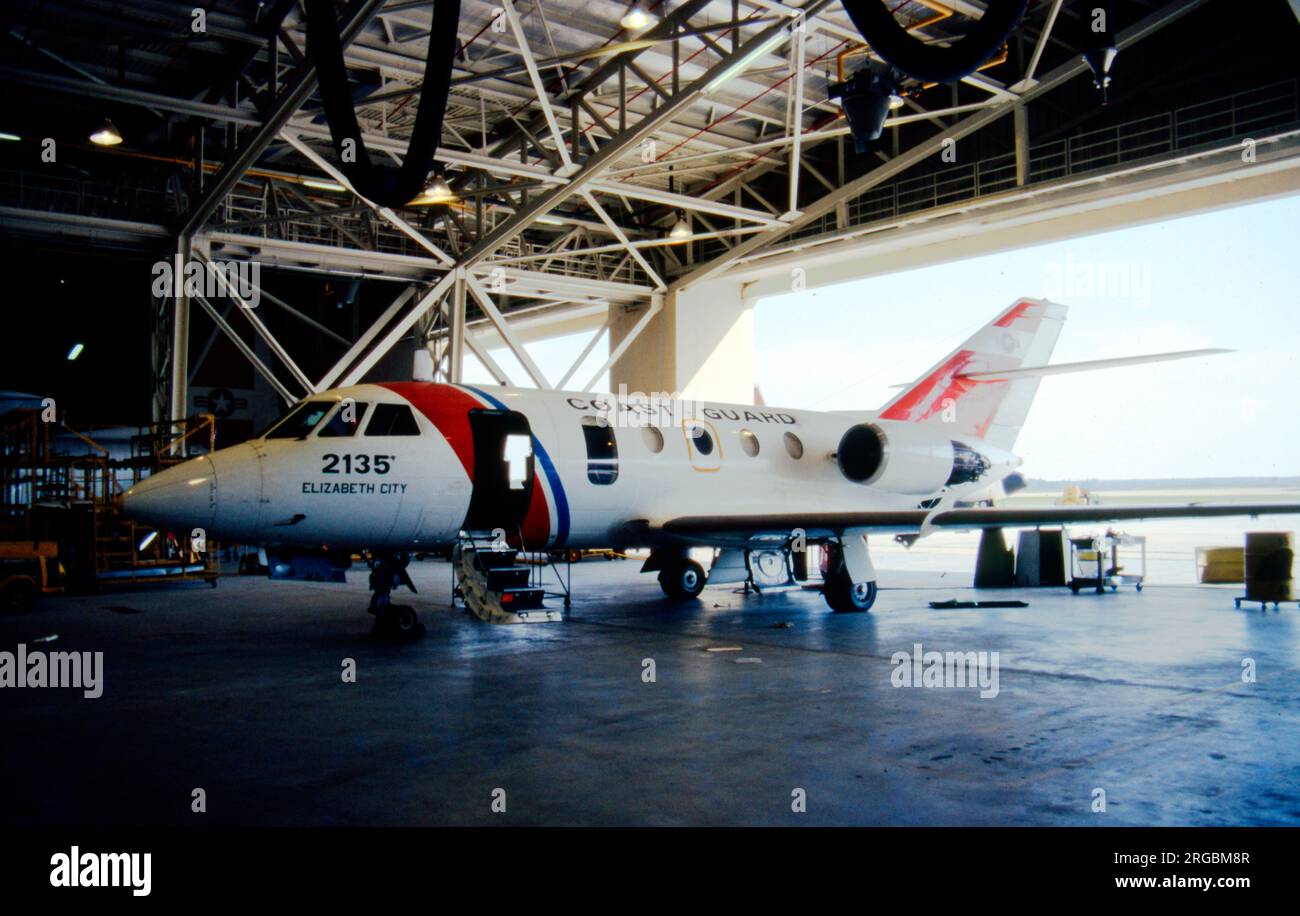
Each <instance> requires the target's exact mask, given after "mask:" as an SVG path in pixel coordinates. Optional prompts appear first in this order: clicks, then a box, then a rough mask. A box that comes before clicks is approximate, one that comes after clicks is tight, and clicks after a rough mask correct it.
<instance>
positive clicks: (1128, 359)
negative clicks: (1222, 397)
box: [957, 347, 1236, 382]
mask: <svg viewBox="0 0 1300 916" xmlns="http://www.w3.org/2000/svg"><path fill="white" fill-rule="evenodd" d="M1235 352H1236V351H1235V350H1227V349H1224V348H1222V347H1214V348H1211V349H1208V350H1178V351H1175V352H1173V353H1148V354H1146V355H1143V356H1118V357H1115V358H1114V359H1090V360H1087V361H1086V362H1081V363H1058V364H1057V365H1055V366H1022V367H1020V368H1019V369H1007V370H1005V371H1003V372H971V373H969V374H967V375H959V376H957V378H962V379H968V380H970V381H972V382H1005V381H1010V380H1011V379H1017V378H1038V377H1041V376H1044V375H1068V374H1069V373H1071V372H1092V371H1093V370H1095V369H1117V368H1119V367H1120V366H1140V365H1142V364H1144V363H1164V362H1170V361H1172V360H1175V359H1194V358H1195V357H1197V356H1218V355H1219V354H1221V353H1235Z"/></svg>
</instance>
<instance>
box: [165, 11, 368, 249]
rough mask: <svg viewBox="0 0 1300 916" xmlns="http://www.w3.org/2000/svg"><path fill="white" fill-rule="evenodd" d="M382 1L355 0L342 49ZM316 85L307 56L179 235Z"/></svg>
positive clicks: (204, 215) (220, 196)
mask: <svg viewBox="0 0 1300 916" xmlns="http://www.w3.org/2000/svg"><path fill="white" fill-rule="evenodd" d="M384 2H385V0H356V3H354V4H353V5H352V7H350V8H349V10H348V13H347V20H346V22H345V24H344V26H343V31H342V34H341V35H340V37H339V43H340V45H341V47H342V48H343V49H344V50H346V49H347V47H348V45H350V44H352V42H353V41H355V40H356V39H357V37H358V36H359V35H360V34H361V33H362V32H363V31H365V28H366V26H368V25H369V24H370V21H371V20H372V19H374V18H375V16H376V15H378V13H379V11H380V10H381V9H383V6H384ZM315 88H316V65H315V64H313V63H312V62H311V60H310V59H307V60H304V61H303V62H302V64H301V65H300V66H299V67H298V70H297V72H296V74H295V75H294V77H293V80H292V82H291V83H290V85H289V87H288V88H287V89H285V91H284V93H283V94H282V95H281V97H280V98H279V99H278V100H277V101H276V103H275V106H274V107H273V108H272V109H271V112H270V114H268V115H267V117H266V120H265V121H264V122H263V123H262V125H261V127H259V128H258V129H257V132H256V133H255V134H254V135H253V136H252V137H251V138H249V140H248V142H247V143H245V144H244V145H243V147H241V148H240V150H239V152H238V153H237V154H236V155H235V158H233V159H231V160H230V161H229V162H227V163H226V164H225V165H224V166H222V168H221V171H219V172H218V173H217V174H216V176H215V177H213V179H212V181H211V182H210V183H209V184H208V185H207V186H206V187H205V188H204V189H203V193H202V195H201V196H200V197H199V199H198V201H197V202H195V204H194V206H193V207H191V208H190V212H189V214H188V215H187V216H186V218H185V221H184V222H183V223H182V225H181V230H180V231H181V234H182V235H194V233H195V232H197V231H198V230H199V229H201V228H202V227H203V225H204V223H206V222H207V221H208V219H209V217H211V216H212V214H213V213H214V212H215V211H216V209H217V207H218V206H220V204H221V202H222V201H223V200H225V198H226V195H227V194H229V193H230V191H231V190H232V189H233V188H234V187H235V184H236V183H237V182H238V181H239V179H240V178H241V177H242V176H243V174H244V173H245V172H247V171H248V170H249V169H250V168H251V167H252V166H253V164H254V163H255V162H257V160H258V158H259V157H260V156H261V155H262V153H264V152H265V151H266V148H267V147H268V146H270V145H271V142H272V141H273V140H274V139H275V138H276V137H277V136H278V135H279V133H280V130H281V129H282V128H283V127H284V126H285V124H287V123H288V122H289V119H290V118H291V117H293V113H294V112H295V111H297V110H298V109H299V108H300V107H301V106H302V103H303V102H305V101H306V100H307V97H308V96H309V95H311V93H312V90H313V89H315Z"/></svg>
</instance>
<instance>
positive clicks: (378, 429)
mask: <svg viewBox="0 0 1300 916" xmlns="http://www.w3.org/2000/svg"><path fill="white" fill-rule="evenodd" d="M366 435H367V436H418V435H420V425H419V424H418V423H416V422H415V415H414V414H412V413H411V408H409V407H407V406H406V405H405V404H376V405H375V409H374V410H373V411H371V413H370V422H369V423H367V424H366Z"/></svg>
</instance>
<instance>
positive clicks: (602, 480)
mask: <svg viewBox="0 0 1300 916" xmlns="http://www.w3.org/2000/svg"><path fill="white" fill-rule="evenodd" d="M582 436H583V438H584V439H586V440H587V479H588V480H590V481H591V482H592V483H594V484H599V485H601V486H605V485H608V484H611V483H613V482H614V481H616V480H618V442H617V441H616V440H615V439H614V428H613V427H612V426H610V425H609V422H608V421H606V420H603V419H601V418H599V417H583V418H582Z"/></svg>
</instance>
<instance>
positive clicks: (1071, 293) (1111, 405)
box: [467, 197, 1300, 480]
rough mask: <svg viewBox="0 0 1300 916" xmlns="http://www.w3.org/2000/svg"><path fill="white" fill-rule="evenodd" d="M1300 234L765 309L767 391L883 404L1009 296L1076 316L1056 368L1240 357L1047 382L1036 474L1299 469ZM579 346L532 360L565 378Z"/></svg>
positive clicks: (1017, 265)
mask: <svg viewBox="0 0 1300 916" xmlns="http://www.w3.org/2000/svg"><path fill="white" fill-rule="evenodd" d="M1298 230H1300V197H1289V198H1285V199H1281V200H1275V201H1266V202H1263V203H1256V204H1251V205H1248V206H1244V207H1236V208H1232V209H1227V210H1218V211H1214V212H1211V213H1206V214H1199V215H1194V216H1189V217H1184V218H1180V219H1175V220H1167V221H1163V222H1159V223H1152V224H1148V225H1144V226H1137V227H1132V228H1128V229H1121V230H1116V231H1113V232H1107V233H1102V234H1098V235H1094V236H1091V237H1088V238H1083V239H1073V240H1069V241H1064V242H1057V243H1052V244H1047V245H1040V246H1034V247H1026V248H1023V249H1020V250H1017V251H1013V252H1005V253H1001V254H994V255H987V256H983V257H978V258H969V259H964V260H960V261H953V262H950V263H947V264H940V265H936V266H931V267H926V268H922V269H918V270H911V271H905V272H900V273H896V274H890V275H886V276H880V277H873V278H869V279H865V280H859V281H854V282H850V283H844V284H840V285H837V286H833V287H823V288H821V289H817V290H809V291H804V292H800V293H791V294H787V295H784V296H778V297H772V298H768V299H763V300H760V301H759V302H758V303H757V305H756V306H755V316H754V324H755V351H756V352H755V356H756V372H757V379H756V380H757V383H758V386H759V388H760V389H761V391H762V393H763V397H764V400H765V401H766V402H767V404H769V405H771V406H781V407H794V408H807V409H815V410H853V409H863V410H872V409H875V408H877V407H879V406H881V405H883V404H884V403H885V402H886V401H888V400H889V398H890V397H891V396H892V395H893V394H894V393H895V391H894V390H893V389H892V388H891V387H890V386H892V385H895V384H901V383H905V382H909V381H911V380H913V379H915V378H917V377H919V376H921V375H923V374H924V373H925V372H926V370H927V369H929V368H930V367H931V366H933V365H934V364H935V363H937V362H938V361H939V360H940V359H942V358H943V357H944V356H945V355H946V354H947V353H949V352H950V351H951V350H952V349H954V348H955V347H956V346H957V345H958V344H960V343H961V342H962V341H963V340H964V339H965V338H966V337H968V336H969V335H970V334H972V333H973V332H974V331H976V330H978V328H980V327H981V326H983V325H984V324H986V323H987V322H988V321H989V320H990V319H991V318H992V317H993V316H995V315H996V314H997V313H998V312H1000V311H1001V310H1002V309H1004V308H1006V307H1007V306H1008V305H1010V304H1011V303H1012V302H1013V301H1014V300H1015V299H1016V298H1018V297H1020V296H1032V297H1042V298H1048V299H1052V300H1053V301H1057V302H1061V303H1064V304H1066V305H1068V306H1069V307H1070V314H1069V318H1068V319H1067V321H1066V324H1065V328H1064V330H1063V332H1062V334H1061V338H1060V340H1059V342H1058V343H1057V347H1056V352H1055V353H1054V354H1053V357H1052V362H1074V361H1078V360H1090V359H1104V358H1107V357H1114V356H1129V355H1136V354H1142V353H1158V352H1165V351H1170V350H1187V349H1199V348H1203V347H1230V348H1233V349H1235V350H1236V351H1237V352H1235V353H1231V354H1227V355H1222V356H1215V357H1207V358H1198V359H1193V360H1188V361H1183V362H1173V363H1158V364H1154V365H1148V366H1136V367H1129V368H1122V369H1109V370H1105V371H1101V372H1089V373H1079V374H1073V375H1063V376H1054V377H1049V378H1045V379H1044V380H1043V382H1042V385H1041V386H1040V388H1039V392H1038V397H1037V399H1036V401H1035V403H1034V408H1033V411H1032V412H1031V413H1030V416H1029V420H1028V422H1027V424H1026V426H1025V429H1024V431H1023V432H1022V434H1021V436H1020V439H1019V441H1018V442H1017V443H1016V448H1015V451H1016V453H1017V454H1019V455H1021V456H1022V457H1024V458H1025V468H1024V470H1025V472H1026V473H1027V474H1028V475H1029V476H1031V477H1036V478H1043V479H1053V480H1057V479H1082V478H1102V479H1133V478H1157V479H1169V478H1183V477H1243V476H1296V475H1300V423H1297V415H1298V409H1297V404H1296V397H1297V393H1298V391H1300V246H1298V245H1297V241H1298V240H1300V233H1298ZM585 341H586V337H585V336H576V337H563V338H556V339H554V340H550V341H545V342H543V343H540V344H537V345H534V346H531V347H530V353H531V354H532V355H533V358H534V359H535V360H536V361H537V362H538V364H539V365H540V366H541V367H542V369H543V371H544V372H546V373H547V375H548V377H549V378H550V379H551V380H552V381H553V382H554V381H556V380H558V377H559V376H560V375H562V374H563V372H564V371H565V370H566V369H567V368H568V365H569V362H571V361H572V359H573V358H574V357H576V355H577V354H578V352H579V351H580V350H581V348H582V345H583V344H584V343H585ZM604 349H605V348H604V347H597V348H596V352H595V353H593V354H592V356H591V357H590V358H589V359H588V360H587V362H586V363H585V364H584V366H583V369H582V371H581V372H579V373H577V375H576V376H575V377H574V379H573V380H572V381H571V382H570V384H569V385H567V386H566V387H568V388H580V387H582V386H583V385H585V384H586V383H587V380H588V379H589V378H590V377H591V374H592V373H593V372H594V371H595V370H596V369H597V368H599V366H600V364H601V363H602V362H603V361H604V353H603V352H602V351H604ZM493 355H494V357H498V358H500V360H501V362H502V365H503V367H505V368H506V371H507V372H508V374H510V375H511V377H512V378H523V377H524V375H523V373H522V372H521V371H518V370H516V368H515V365H507V363H508V362H509V361H508V360H507V359H506V357H505V356H504V355H502V354H501V352H500V351H498V352H495V353H494V354H493ZM467 362H468V363H469V365H467V378H468V379H471V380H476V381H487V380H488V376H487V373H486V372H484V371H482V370H481V369H480V367H478V365H477V361H475V360H472V359H470V360H467Z"/></svg>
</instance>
